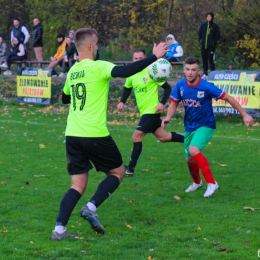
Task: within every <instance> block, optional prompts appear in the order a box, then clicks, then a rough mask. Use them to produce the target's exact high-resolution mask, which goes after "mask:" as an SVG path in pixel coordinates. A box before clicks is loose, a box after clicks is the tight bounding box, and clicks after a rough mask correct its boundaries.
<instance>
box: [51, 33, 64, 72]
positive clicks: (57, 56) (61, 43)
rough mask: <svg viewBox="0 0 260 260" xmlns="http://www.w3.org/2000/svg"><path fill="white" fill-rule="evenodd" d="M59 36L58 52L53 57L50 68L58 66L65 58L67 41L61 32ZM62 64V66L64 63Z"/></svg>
mask: <svg viewBox="0 0 260 260" xmlns="http://www.w3.org/2000/svg"><path fill="white" fill-rule="evenodd" d="M57 38H58V43H57V47H58V49H57V52H56V54H55V55H54V57H53V58H52V60H51V63H50V64H49V66H48V68H54V67H55V66H57V64H58V62H59V61H61V60H62V59H63V56H64V53H65V48H66V41H65V40H64V39H65V37H64V35H63V34H61V33H59V34H58V35H57ZM60 66H62V63H61V65H60Z"/></svg>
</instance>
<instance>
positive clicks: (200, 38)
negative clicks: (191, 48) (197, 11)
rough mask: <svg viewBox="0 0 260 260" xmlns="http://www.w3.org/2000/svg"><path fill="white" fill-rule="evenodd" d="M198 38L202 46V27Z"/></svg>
mask: <svg viewBox="0 0 260 260" xmlns="http://www.w3.org/2000/svg"><path fill="white" fill-rule="evenodd" d="M198 36H199V43H200V44H201V40H202V25H201V26H200V30H199V33H198Z"/></svg>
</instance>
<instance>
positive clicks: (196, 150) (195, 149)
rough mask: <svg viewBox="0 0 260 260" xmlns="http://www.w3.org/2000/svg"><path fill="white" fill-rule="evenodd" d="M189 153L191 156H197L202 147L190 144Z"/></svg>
mask: <svg viewBox="0 0 260 260" xmlns="http://www.w3.org/2000/svg"><path fill="white" fill-rule="evenodd" d="M189 153H190V155H191V156H195V155H196V154H198V153H200V149H199V148H198V147H196V146H190V148H189Z"/></svg>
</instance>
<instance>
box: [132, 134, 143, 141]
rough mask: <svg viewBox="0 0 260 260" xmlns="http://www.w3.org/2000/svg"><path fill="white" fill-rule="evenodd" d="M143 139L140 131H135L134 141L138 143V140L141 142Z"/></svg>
mask: <svg viewBox="0 0 260 260" xmlns="http://www.w3.org/2000/svg"><path fill="white" fill-rule="evenodd" d="M141 141H142V137H141V136H140V134H139V133H134V134H133V142H134V143H136V142H141Z"/></svg>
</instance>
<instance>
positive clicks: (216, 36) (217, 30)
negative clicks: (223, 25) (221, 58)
mask: <svg viewBox="0 0 260 260" xmlns="http://www.w3.org/2000/svg"><path fill="white" fill-rule="evenodd" d="M219 39H220V30H219V27H218V25H217V24H216V27H215V37H214V39H213V44H214V45H216V44H217V42H218V40H219Z"/></svg>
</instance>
